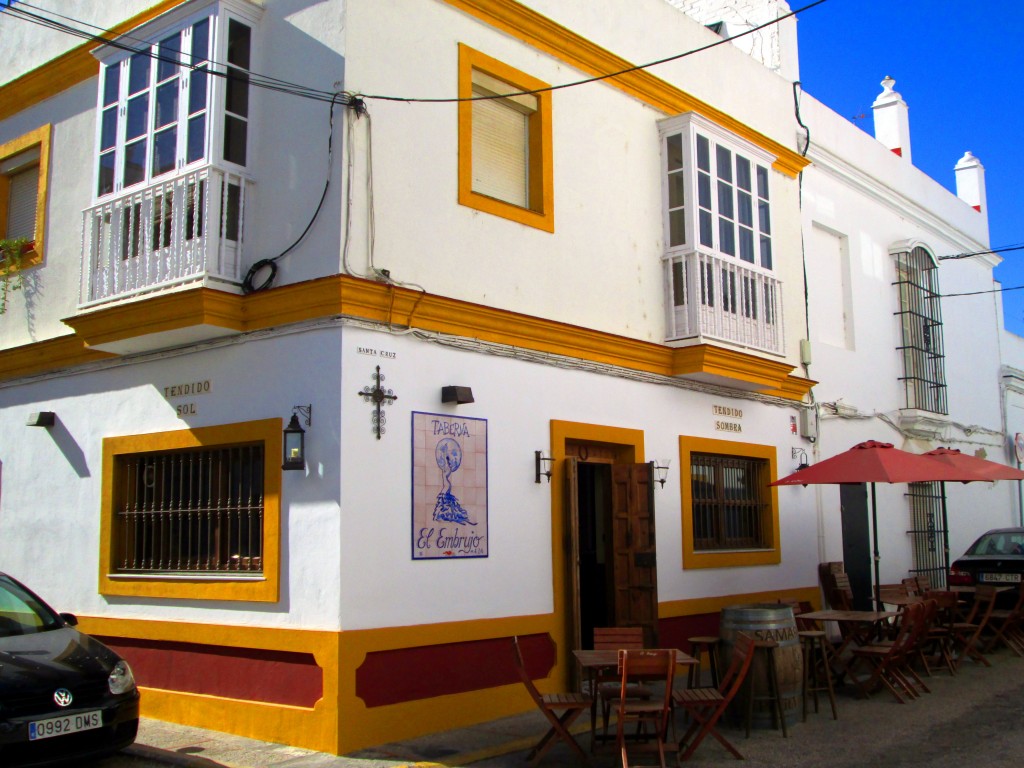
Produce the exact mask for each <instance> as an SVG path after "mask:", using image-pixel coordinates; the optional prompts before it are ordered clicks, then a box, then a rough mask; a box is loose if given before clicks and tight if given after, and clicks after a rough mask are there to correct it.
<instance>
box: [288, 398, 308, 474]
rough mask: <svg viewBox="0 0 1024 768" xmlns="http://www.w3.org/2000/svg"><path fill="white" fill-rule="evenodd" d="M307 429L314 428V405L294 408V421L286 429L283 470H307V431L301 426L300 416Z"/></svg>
mask: <svg viewBox="0 0 1024 768" xmlns="http://www.w3.org/2000/svg"><path fill="white" fill-rule="evenodd" d="M300 414H301V415H302V417H303V421H305V422H306V426H307V427H311V426H313V404H312V403H310V404H309V405H295V406H292V419H291V421H289V422H288V426H287V427H285V428H284V441H283V443H282V444H283V446H284V463H283V464H281V469H298V470H302V469H305V468H306V430H304V429H303V428H302V426H301V425H300V424H299V415H300Z"/></svg>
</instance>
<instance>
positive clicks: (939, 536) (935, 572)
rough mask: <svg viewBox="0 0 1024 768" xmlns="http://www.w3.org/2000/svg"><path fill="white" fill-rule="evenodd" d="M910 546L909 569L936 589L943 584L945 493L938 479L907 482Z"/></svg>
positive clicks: (945, 565) (946, 542) (946, 553)
mask: <svg viewBox="0 0 1024 768" xmlns="http://www.w3.org/2000/svg"><path fill="white" fill-rule="evenodd" d="M907 499H908V500H909V502H910V526H911V527H910V530H909V531H907V533H908V534H910V542H911V547H912V549H913V551H914V563H913V567H911V569H910V572H911V573H912V574H913V575H915V576H926V577H927V578H928V582H929V583H930V584H931V585H932V587H933V588H936V589H944V588H945V587H946V573H947V570H948V567H949V535H948V532H947V529H946V505H945V501H946V495H945V488H944V487H943V484H942V483H936V482H929V483H910V484H909V489H908V491H907Z"/></svg>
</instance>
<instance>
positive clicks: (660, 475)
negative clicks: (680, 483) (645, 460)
mask: <svg viewBox="0 0 1024 768" xmlns="http://www.w3.org/2000/svg"><path fill="white" fill-rule="evenodd" d="M671 464H672V459H655V460H654V473H655V475H656V477H655V478H654V479H655V480H657V481H658V482H659V483H660V484H661V487H662V488H664V487H665V481H666V480H668V468H669V466H670V465H671Z"/></svg>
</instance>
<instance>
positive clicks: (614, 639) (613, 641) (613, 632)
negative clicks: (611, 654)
mask: <svg viewBox="0 0 1024 768" xmlns="http://www.w3.org/2000/svg"><path fill="white" fill-rule="evenodd" d="M643 647H644V628H643V627H594V650H595V651H618V650H621V649H623V648H643Z"/></svg>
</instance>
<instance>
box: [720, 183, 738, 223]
mask: <svg viewBox="0 0 1024 768" xmlns="http://www.w3.org/2000/svg"><path fill="white" fill-rule="evenodd" d="M718 214H719V215H720V216H726V217H728V218H730V219H731V218H734V216H735V214H734V212H733V207H732V186H731V185H730V184H727V183H726V182H724V181H719V182H718Z"/></svg>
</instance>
